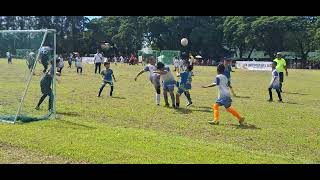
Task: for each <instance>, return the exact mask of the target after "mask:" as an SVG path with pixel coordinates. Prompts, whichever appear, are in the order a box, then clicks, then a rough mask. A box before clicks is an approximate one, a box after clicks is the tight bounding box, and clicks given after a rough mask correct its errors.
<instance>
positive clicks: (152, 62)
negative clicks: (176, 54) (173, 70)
mask: <svg viewBox="0 0 320 180" xmlns="http://www.w3.org/2000/svg"><path fill="white" fill-rule="evenodd" d="M148 62H149V63H150V64H152V65H155V64H156V59H155V58H154V57H153V56H150V57H148Z"/></svg>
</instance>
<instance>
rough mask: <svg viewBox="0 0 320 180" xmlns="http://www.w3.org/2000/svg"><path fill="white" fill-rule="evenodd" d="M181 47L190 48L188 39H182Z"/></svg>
mask: <svg viewBox="0 0 320 180" xmlns="http://www.w3.org/2000/svg"><path fill="white" fill-rule="evenodd" d="M181 45H182V46H188V39H187V38H182V39H181Z"/></svg>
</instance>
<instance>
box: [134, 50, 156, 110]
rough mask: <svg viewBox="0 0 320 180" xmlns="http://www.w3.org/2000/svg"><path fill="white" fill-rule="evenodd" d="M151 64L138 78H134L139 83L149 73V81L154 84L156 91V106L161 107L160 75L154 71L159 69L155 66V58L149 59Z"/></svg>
mask: <svg viewBox="0 0 320 180" xmlns="http://www.w3.org/2000/svg"><path fill="white" fill-rule="evenodd" d="M148 61H149V64H148V65H147V66H145V67H144V68H143V70H142V71H140V72H139V73H138V74H137V76H136V77H135V78H134V80H135V81H137V79H138V77H139V76H140V75H141V74H143V73H145V72H149V80H150V82H151V83H152V84H153V86H154V88H155V90H156V104H157V105H158V106H159V105H160V94H161V90H160V75H159V74H156V73H154V71H155V70H156V69H157V68H156V66H155V63H156V60H155V58H154V57H153V56H151V57H149V58H148Z"/></svg>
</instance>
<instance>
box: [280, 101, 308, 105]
mask: <svg viewBox="0 0 320 180" xmlns="http://www.w3.org/2000/svg"><path fill="white" fill-rule="evenodd" d="M283 103H284V104H294V105H303V104H299V103H296V102H290V101H288V102H283Z"/></svg>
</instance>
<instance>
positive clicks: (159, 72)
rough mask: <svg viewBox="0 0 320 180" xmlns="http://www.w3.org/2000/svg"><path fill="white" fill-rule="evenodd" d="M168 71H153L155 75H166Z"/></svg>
mask: <svg viewBox="0 0 320 180" xmlns="http://www.w3.org/2000/svg"><path fill="white" fill-rule="evenodd" d="M167 72H168V71H159V70H158V71H153V73H156V74H160V75H164V74H167Z"/></svg>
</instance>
